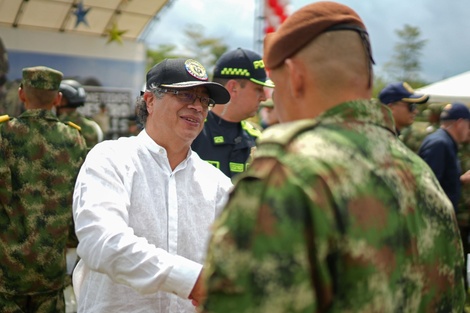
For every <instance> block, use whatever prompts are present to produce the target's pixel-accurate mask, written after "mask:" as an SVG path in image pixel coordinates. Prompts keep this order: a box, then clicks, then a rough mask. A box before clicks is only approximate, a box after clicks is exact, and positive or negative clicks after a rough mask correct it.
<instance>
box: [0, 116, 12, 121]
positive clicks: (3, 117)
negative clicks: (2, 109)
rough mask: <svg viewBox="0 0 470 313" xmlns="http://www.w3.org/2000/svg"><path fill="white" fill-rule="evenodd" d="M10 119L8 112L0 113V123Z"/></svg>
mask: <svg viewBox="0 0 470 313" xmlns="http://www.w3.org/2000/svg"><path fill="white" fill-rule="evenodd" d="M9 120H11V117H10V116H9V115H8V114H5V115H0V123H3V122H6V121H9Z"/></svg>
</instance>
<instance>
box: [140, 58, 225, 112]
mask: <svg viewBox="0 0 470 313" xmlns="http://www.w3.org/2000/svg"><path fill="white" fill-rule="evenodd" d="M197 86H204V87H206V88H207V91H208V92H209V96H210V97H211V98H212V99H213V100H214V101H215V103H217V104H225V103H227V102H228V101H229V100H230V94H229V92H228V91H227V89H225V87H224V86H222V85H221V84H219V83H215V82H210V81H208V76H207V72H206V69H205V68H204V66H202V65H201V63H199V62H198V61H195V60H192V59H165V60H163V61H161V62H160V63H158V64H156V65H154V67H152V68H151V69H150V70H149V71H148V72H147V90H153V89H156V88H159V87H165V88H172V89H187V88H192V87H197Z"/></svg>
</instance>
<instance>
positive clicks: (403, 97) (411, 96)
mask: <svg viewBox="0 0 470 313" xmlns="http://www.w3.org/2000/svg"><path fill="white" fill-rule="evenodd" d="M379 99H380V101H381V102H382V103H383V104H390V103H393V102H397V101H403V102H408V103H425V102H427V101H428V99H429V96H428V95H421V94H415V91H414V90H413V88H411V86H410V85H408V83H406V82H399V83H392V84H389V85H387V86H386V87H385V88H384V89H382V91H381V92H380V93H379Z"/></svg>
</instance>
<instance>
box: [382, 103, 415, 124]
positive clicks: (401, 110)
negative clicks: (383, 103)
mask: <svg viewBox="0 0 470 313" xmlns="http://www.w3.org/2000/svg"><path fill="white" fill-rule="evenodd" d="M389 108H390V110H391V111H392V114H393V119H394V120H395V126H396V127H397V129H398V130H401V129H403V128H405V127H407V126H410V125H411V124H412V123H413V121H414V120H415V117H416V113H417V112H418V110H417V109H416V104H415V103H407V102H404V101H397V102H394V103H391V104H390V105H389Z"/></svg>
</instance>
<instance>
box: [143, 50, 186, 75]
mask: <svg viewBox="0 0 470 313" xmlns="http://www.w3.org/2000/svg"><path fill="white" fill-rule="evenodd" d="M180 57H184V55H181V54H178V53H176V46H175V45H173V44H162V45H159V46H158V47H157V48H156V49H147V71H148V70H149V69H150V68H151V67H152V66H154V65H155V64H157V63H159V62H160V61H163V60H164V59H171V58H180Z"/></svg>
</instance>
